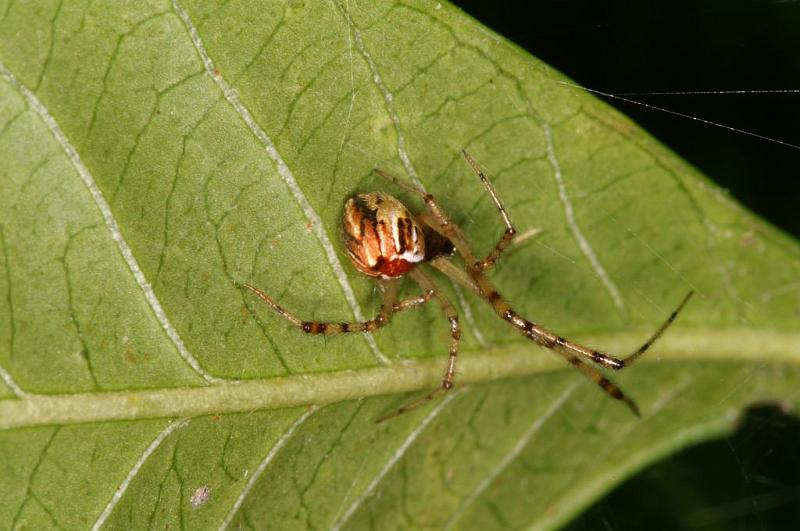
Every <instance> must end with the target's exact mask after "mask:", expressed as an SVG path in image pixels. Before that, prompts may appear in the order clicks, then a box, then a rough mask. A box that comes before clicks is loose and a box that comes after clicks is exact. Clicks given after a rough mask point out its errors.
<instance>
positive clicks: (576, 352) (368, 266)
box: [244, 151, 694, 422]
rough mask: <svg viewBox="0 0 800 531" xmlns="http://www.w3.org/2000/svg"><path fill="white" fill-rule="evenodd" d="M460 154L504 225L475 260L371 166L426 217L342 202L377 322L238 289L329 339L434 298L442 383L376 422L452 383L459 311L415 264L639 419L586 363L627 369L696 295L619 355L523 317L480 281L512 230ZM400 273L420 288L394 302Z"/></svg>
mask: <svg viewBox="0 0 800 531" xmlns="http://www.w3.org/2000/svg"><path fill="white" fill-rule="evenodd" d="M462 155H463V156H464V158H465V159H466V161H467V163H468V164H469V166H470V168H472V170H473V171H474V172H475V174H476V175H477V176H478V177H479V178H480V180H481V182H482V183H483V186H484V187H485V188H486V191H487V192H488V194H489V196H490V197H491V198H492V201H493V202H494V205H495V207H497V210H498V211H499V213H500V217H501V218H502V219H503V223H504V224H505V226H506V228H505V231H504V232H503V235H502V236H501V237H500V239H499V241H498V242H497V244H495V246H494V248H493V249H492V251H491V252H490V253H489V254H488V255H486V257H485V258H483V259H479V258H478V257H477V256H476V255H475V252H474V251H473V250H472V247H471V246H470V244H469V243H468V242H467V239H466V237H465V236H464V233H463V231H462V230H461V228H460V227H459V226H458V225H456V224H455V223H454V222H453V220H452V219H450V217H449V216H448V215H447V214H446V213H445V211H444V210H443V209H442V207H441V206H440V205H439V202H438V201H437V200H436V198H434V196H433V195H431V194H429V193H426V192H425V191H423V190H421V189H419V188H416V187H414V186H412V185H410V184H407V183H404V182H402V181H401V180H400V179H398V178H397V177H394V176H392V175H390V174H388V173H386V172H384V171H382V170H379V169H376V170H375V172H376V173H377V174H378V175H380V176H381V177H383V178H385V179H387V180H389V181H390V182H392V183H394V184H395V185H397V186H399V187H401V188H403V189H404V190H406V191H408V192H410V193H412V194H414V195H417V196H419V197H420V198H421V199H422V201H423V202H424V203H425V206H426V210H425V211H424V212H422V213H420V214H418V215H416V216H412V215H411V213H410V212H409V210H408V209H407V208H406V207H405V205H403V203H401V202H400V201H399V200H397V199H396V198H394V197H392V196H391V195H389V194H385V193H382V192H368V193H362V194H357V195H355V196H353V197H351V198H349V199H348V200H347V201H346V202H345V205H344V213H343V216H342V227H343V236H344V243H345V247H346V249H347V254H348V256H349V257H350V260H351V262H352V263H353V265H354V266H355V268H356V269H357V270H358V271H360V272H361V273H364V274H366V275H368V276H370V277H372V278H375V279H376V280H377V282H378V284H379V286H380V288H381V290H382V292H383V303H382V306H381V309H380V312H379V313H378V315H377V317H375V318H374V319H370V320H368V321H363V322H346V323H337V322H317V321H305V320H303V319H301V318H299V317H297V316H296V315H294V314H293V313H291V312H289V311H287V310H285V309H284V308H283V307H281V306H280V305H278V303H276V302H275V301H274V300H273V299H272V298H270V297H269V296H268V295H267V294H265V293H264V292H263V291H261V290H259V289H258V288H256V287H254V286H251V285H250V284H244V286H245V287H246V288H247V289H249V290H250V291H252V292H253V293H254V294H255V295H256V296H258V297H259V298H260V299H261V300H262V301H264V302H265V303H267V304H268V305H269V306H271V307H272V309H273V310H275V312H277V313H278V314H279V315H280V316H282V317H284V318H285V319H287V320H288V321H290V322H291V323H292V324H294V326H296V327H297V328H299V329H300V330H302V331H303V332H305V333H307V334H325V335H333V334H341V333H348V332H371V331H373V330H377V329H379V328H381V327H383V326H386V325H387V324H389V321H390V319H391V317H392V315H393V314H394V313H396V312H401V311H404V310H408V309H411V308H416V307H418V306H421V305H423V304H425V303H427V302H428V301H430V300H431V299H434V298H435V299H436V300H437V301H438V302H439V304H440V305H441V307H442V309H443V310H444V314H445V316H446V317H447V320H448V321H449V324H450V356H449V359H448V362H447V368H446V370H445V373H444V378H443V380H442V385H441V386H440V387H438V388H437V389H435V390H434V391H432V392H430V393H428V394H426V395H424V396H422V397H420V398H417V399H416V400H414V401H412V402H409V403H407V404H405V405H404V406H402V407H401V408H399V409H397V410H395V411H394V412H392V413H389V414H387V415H384V416H383V417H381V418H379V419H378V420H377V422H382V421H384V420H387V419H389V418H392V417H396V416H398V415H401V414H403V413H405V412H406V411H409V410H412V409H415V408H417V407H419V406H421V405H423V404H425V403H426V402H429V401H430V400H433V399H435V398H437V397H438V396H440V395H442V394H444V393H446V392H447V391H449V390H450V389H452V388H453V385H454V381H455V374H456V360H457V357H458V344H459V341H460V339H461V326H460V324H459V320H458V314H457V312H456V310H455V308H454V307H453V304H452V303H451V302H450V301H449V300H448V299H447V297H446V296H445V295H444V294H443V293H442V292H441V291H440V290H439V289H438V288H437V287H436V284H435V283H434V281H433V279H432V278H431V277H430V276H429V275H428V273H426V272H425V271H424V270H423V269H422V268H420V267H418V266H419V265H420V264H421V263H427V264H430V265H431V266H433V267H434V268H436V269H438V270H439V271H441V272H442V273H444V274H445V275H447V276H448V277H450V278H452V279H453V280H455V281H456V282H458V283H460V284H462V285H464V286H465V287H467V288H469V289H471V290H472V291H474V292H475V293H477V294H478V295H479V296H480V297H481V298H482V299H484V300H485V301H486V302H487V303H489V305H490V306H491V307H492V309H493V310H494V311H495V313H497V315H498V316H499V317H500V318H501V319H503V320H504V321H506V322H507V323H508V324H509V325H511V326H512V327H514V328H516V329H517V330H518V331H519V332H520V333H522V334H523V335H524V336H525V337H527V338H528V339H530V340H531V341H533V342H534V343H536V344H537V345H540V346H542V347H545V348H547V349H550V350H551V351H553V352H555V353H557V354H558V355H560V356H562V357H563V358H564V359H566V360H567V361H568V362H569V363H570V364H571V365H572V366H573V367H575V368H576V369H578V370H579V371H580V372H581V373H583V374H584V376H586V377H588V378H589V379H590V380H592V381H593V382H594V383H595V384H597V385H598V386H599V387H600V388H601V389H602V390H603V391H604V392H605V393H607V394H608V395H610V396H611V397H613V398H615V399H617V400H620V401H622V402H624V403H625V404H626V405H627V406H628V407H629V408H630V410H631V411H632V412H633V413H634V415H636V416H637V417H639V416H641V415H640V412H639V408H638V407H637V405H636V403H635V402H634V401H633V400H632V399H631V398H629V397H628V396H627V395H626V394H625V393H623V392H622V389H620V387H619V386H618V385H616V384H615V383H613V382H612V381H611V380H609V379H608V378H606V377H605V376H604V375H603V374H602V373H601V372H600V371H599V370H597V369H596V368H595V367H593V366H592V365H590V364H588V363H586V361H584V360H587V361H589V362H591V363H594V364H596V365H599V366H602V367H605V368H608V369H612V370H615V371H617V370H621V369H623V368H625V367H628V366H630V365H631V364H632V363H633V362H635V361H636V360H637V359H639V357H640V356H641V355H642V354H644V353H645V352H646V351H647V350H648V349H649V348H650V347H651V346H652V345H653V343H654V342H655V341H656V340H657V339H658V338H659V337H660V336H661V335H662V334H663V333H664V331H665V330H666V329H667V328H668V327H669V326H670V324H672V322H673V321H674V320H675V318H676V317H677V316H678V314H679V313H680V311H681V310H682V309H683V307H684V306H685V305H686V303H687V302H689V299H690V298H691V297H692V295H693V293H694V290H692V291H689V293H688V294H686V296H684V298H683V300H682V301H681V303H680V304H679V305H678V307H677V308H675V310H674V311H673V312H672V313H671V314H670V315H669V317H668V318H667V319H666V320H665V321H664V323H663V324H662V325H661V326H660V327H659V328H658V329H657V330H656V331H655V332H654V333H653V335H651V336H650V338H649V339H647V341H645V342H644V343H643V344H642V345H641V346H640V347H639V348H637V349H636V350H634V351H633V352H632V353H631V354H629V355H628V356H626V357H623V358H618V357H614V356H610V355H608V354H605V353H603V352H600V351H598V350H594V349H592V348H589V347H585V346H583V345H580V344H578V343H576V342H574V341H570V340H569V339H565V338H563V337H561V336H560V335H558V334H556V333H554V332H552V331H550V330H548V329H546V328H544V327H542V326H540V325H538V324H536V323H533V322H531V321H529V320H527V319H525V318H524V317H522V316H521V315H520V314H518V313H517V312H516V311H515V310H514V309H513V308H512V307H511V305H509V303H508V302H506V301H505V299H503V297H502V296H501V295H500V293H499V292H498V291H497V289H496V288H495V286H494V284H493V283H492V282H491V281H490V280H489V278H488V277H487V276H486V272H487V271H489V270H491V269H492V267H493V266H494V265H495V263H496V262H497V260H498V259H499V258H500V256H501V255H502V254H503V251H504V250H505V249H506V248H507V247H508V246H509V244H511V242H512V240H513V238H514V236H515V234H516V233H517V231H516V229H515V228H514V225H513V224H512V222H511V218H510V216H509V215H508V212H507V211H506V209H505V207H504V206H503V204H502V203H501V201H500V198H499V197H498V195H497V192H496V191H495V189H494V186H493V185H492V183H491V182H490V181H489V179H488V177H487V176H486V175H485V174H484V172H483V171H482V170H481V169H480V167H479V166H478V164H477V163H476V162H475V160H474V159H473V158H472V157H471V156H470V155H469V154H468V153H467V152H466V151H462ZM455 253H458V254H459V255H460V256H461V258H462V260H463V262H464V266H463V267H459V266H457V265H455V264H453V262H452V261H451V258H452V256H453V255H454V254H455ZM404 276H410V277H411V278H412V279H414V280H415V281H416V283H417V284H418V285H419V286H420V287H421V288H422V294H421V295H418V296H416V297H411V298H408V299H404V300H401V301H398V297H397V293H398V289H399V285H400V279H401V278H403V277H404Z"/></svg>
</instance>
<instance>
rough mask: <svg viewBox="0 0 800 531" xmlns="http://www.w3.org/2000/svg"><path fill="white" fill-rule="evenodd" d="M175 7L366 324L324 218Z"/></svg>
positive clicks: (177, 8) (382, 357)
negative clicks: (297, 206)
mask: <svg viewBox="0 0 800 531" xmlns="http://www.w3.org/2000/svg"><path fill="white" fill-rule="evenodd" d="M172 5H173V7H174V9H175V11H176V12H177V13H178V15H179V16H180V18H181V20H182V21H183V23H184V25H185V26H186V30H187V32H188V33H189V36H190V38H191V40H192V43H193V44H194V47H195V50H196V51H197V54H198V55H199V56H200V59H201V60H202V61H203V65H204V66H205V69H206V72H207V73H208V75H209V76H211V79H213V80H214V82H216V84H217V86H218V87H219V88H220V90H222V93H223V95H224V96H225V99H226V100H228V102H229V103H230V104H231V105H232V106H233V108H234V109H235V110H236V112H237V113H238V114H239V116H240V117H241V118H242V120H244V122H245V124H247V126H248V127H249V128H250V131H251V132H252V133H253V134H254V135H255V137H256V138H257V139H258V140H259V141H260V142H261V144H262V145H263V146H264V150H265V151H266V152H267V155H268V156H269V157H270V158H271V159H272V161H273V163H274V164H275V167H276V169H277V171H278V175H280V177H281V178H282V179H283V181H284V183H285V184H286V186H287V187H288V188H289V191H291V193H292V195H293V196H294V198H295V201H297V203H298V205H299V206H300V208H301V209H302V211H303V213H304V214H305V216H306V219H308V221H309V223H310V224H311V228H312V231H313V232H314V235H315V236H316V237H317V240H318V241H319V243H320V245H321V246H322V248H323V250H324V251H325V254H326V256H327V258H328V262H329V264H330V266H331V269H332V270H333V273H334V276H335V277H336V279H337V280H338V282H339V285H340V287H341V288H342V291H343V292H344V296H345V299H346V300H347V303H348V304H349V306H350V309H351V311H352V312H353V315H354V316H355V318H356V319H357V320H358V321H363V320H364V312H363V311H362V310H361V306H360V305H359V304H358V301H357V300H356V296H355V293H354V292H353V288H352V286H350V281H349V280H348V279H347V274H346V273H345V272H344V268H343V267H342V263H341V261H340V260H339V257H338V256H337V255H336V250H335V249H334V248H333V244H332V243H331V239H330V238H329V237H328V234H327V232H326V231H325V227H324V226H323V224H322V219H321V218H320V217H319V214H317V213H316V211H315V210H314V208H313V207H312V206H311V203H310V202H309V200H308V198H307V197H306V196H305V194H304V193H303V191H302V190H301V189H300V185H299V184H298V183H297V180H296V179H295V177H294V174H293V173H292V170H291V169H289V166H288V165H287V164H286V162H285V161H284V160H283V157H281V155H280V153H278V149H277V147H276V146H275V144H274V143H273V142H272V139H271V138H270V137H269V136H268V135H267V133H266V131H264V130H263V129H262V128H261V126H259V125H258V123H257V122H256V120H255V119H254V118H253V115H252V114H251V113H250V111H249V110H248V109H247V108H246V107H245V106H244V105H243V104H242V102H241V101H240V100H239V96H238V95H237V94H236V91H235V90H234V89H233V87H231V86H230V85H229V84H228V82H227V81H226V80H225V78H223V77H222V75H221V74H220V73H218V72H217V71H216V69H215V67H214V62H213V61H212V60H211V57H209V55H208V53H207V52H206V49H205V46H204V45H203V41H202V39H201V38H200V34H199V32H198V31H197V28H196V27H195V26H194V24H192V21H191V19H190V18H189V14H188V13H187V12H186V11H185V10H184V9H183V7H182V6H181V5H180V3H179V2H178V0H173V2H172ZM364 338H365V340H366V341H367V344H368V345H369V347H370V349H371V350H372V353H373V355H374V356H375V358H376V359H377V360H378V361H379V362H380V363H381V364H383V365H387V364H388V363H389V359H388V358H387V357H386V355H385V354H384V353H383V352H381V350H380V349H379V348H378V344H377V343H375V338H374V337H373V336H372V334H371V333H369V332H366V333H364Z"/></svg>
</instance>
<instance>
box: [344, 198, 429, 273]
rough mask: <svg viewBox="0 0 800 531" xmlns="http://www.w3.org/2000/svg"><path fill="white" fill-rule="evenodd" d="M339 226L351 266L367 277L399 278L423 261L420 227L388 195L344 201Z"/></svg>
mask: <svg viewBox="0 0 800 531" xmlns="http://www.w3.org/2000/svg"><path fill="white" fill-rule="evenodd" d="M342 227H343V229H344V243H345V246H346V247H347V254H348V255H349V256H350V259H351V260H352V261H353V265H355V267H356V269H358V270H359V271H361V272H362V273H364V274H366V275H369V276H371V277H383V278H395V277H400V276H403V275H405V274H406V273H408V272H409V271H410V270H411V269H412V268H413V267H414V266H415V265H416V264H417V263H419V262H421V261H422V260H424V259H425V238H424V235H423V231H422V228H421V227H420V226H419V225H418V224H417V222H416V221H414V218H413V217H412V216H411V213H410V212H409V211H408V209H407V208H406V207H405V206H404V205H403V203H401V202H400V201H398V200H397V199H395V198H394V197H392V196H390V195H389V194H384V193H380V192H372V193H366V194H358V195H355V196H353V197H351V198H350V199H348V200H347V202H346V203H345V204H344V215H343V219H342Z"/></svg>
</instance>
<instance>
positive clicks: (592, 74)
mask: <svg viewBox="0 0 800 531" xmlns="http://www.w3.org/2000/svg"><path fill="white" fill-rule="evenodd" d="M454 3H455V4H456V5H458V6H459V7H461V8H462V9H463V10H465V11H466V12H467V13H469V14H471V15H472V16H473V17H475V18H477V19H478V20H479V21H481V22H482V23H483V24H485V25H486V26H489V27H490V28H492V29H494V30H495V31H496V32H498V33H500V34H501V35H504V36H505V37H507V38H508V39H510V40H512V41H514V42H516V43H517V44H519V45H520V46H522V47H523V48H525V49H527V50H528V51H529V52H530V53H531V54H532V55H534V56H535V57H538V58H539V59H541V60H543V61H544V62H546V63H548V64H549V65H551V66H553V67H555V68H556V69H558V70H560V71H561V72H563V73H565V74H566V75H568V76H569V77H571V78H572V79H574V80H575V81H576V82H577V83H578V84H580V85H582V86H585V87H588V88H592V89H596V90H600V91H603V92H609V93H619V92H660V91H667V92H674V91H681V90H691V91H697V90H735V89H736V90H738V89H751V90H755V89H795V90H800V2H797V1H790V0H777V1H772V2H769V1H764V0H762V1H753V0H715V1H702V0H700V1H694V2H691V1H690V2H682V1H667V0H662V1H659V2H654V1H646V0H642V1H638V2H602V1H597V0H596V1H583V0H545V1H539V2H524V1H494V2H486V1H480V0H455V1H454ZM629 97H630V98H632V99H637V100H639V101H643V102H646V103H649V104H652V105H657V106H659V107H666V108H669V109H671V110H674V111H678V112H682V113H684V114H689V115H691V116H697V117H700V118H703V119H706V120H711V121H714V122H719V123H722V124H725V125H729V126H732V127H736V128H738V129H743V130H745V131H749V132H752V133H755V134H760V135H763V136H767V137H770V138H774V139H778V140H781V141H783V142H788V143H790V144H795V145H797V146H800V92H797V93H789V94H749V95H696V96H688V95H684V96H677V95H675V96H629ZM608 102H609V103H610V104H611V105H613V106H615V107H617V108H618V109H619V110H620V111H621V112H623V113H624V114H626V115H628V116H629V117H631V118H632V119H633V120H635V121H636V122H638V123H639V124H640V125H641V126H642V128H644V129H646V130H647V131H649V132H650V133H651V134H653V135H654V136H655V137H656V138H658V139H659V140H661V141H662V142H663V143H664V144H666V145H667V146H669V147H670V148H671V149H673V150H674V151H676V152H677V153H678V154H679V155H681V156H682V157H683V158H684V159H686V160H688V161H689V162H690V163H692V164H693V165H695V166H696V167H697V168H699V169H700V170H701V171H702V172H703V173H704V174H705V175H707V176H708V177H710V178H711V179H713V180H714V181H716V182H717V183H718V184H719V185H720V186H722V187H723V188H727V189H728V190H730V192H731V193H732V195H733V196H734V197H735V198H736V199H738V200H739V201H741V202H742V203H744V204H745V205H746V206H747V207H748V208H749V209H750V210H752V211H754V212H756V213H758V214H759V215H760V216H761V217H763V218H764V219H767V220H769V221H770V222H772V223H773V224H774V225H777V226H778V227H780V228H782V229H783V230H784V231H786V232H788V233H790V234H793V235H794V236H800V212H799V211H800V148H792V147H787V146H785V145H780V144H777V143H773V142H768V141H766V140H760V139H757V138H754V137H752V136H747V135H743V134H740V133H734V132H731V131H728V130H724V129H721V128H717V127H713V126H710V125H707V124H703V123H697V122H694V121H691V120H687V119H684V118H679V117H676V116H673V115H670V114H667V113H662V112H658V111H653V110H650V109H646V108H643V107H640V106H638V105H633V104H626V103H623V102H620V101H614V100H608Z"/></svg>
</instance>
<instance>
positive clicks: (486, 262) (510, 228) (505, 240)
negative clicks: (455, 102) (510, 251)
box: [461, 150, 517, 271]
mask: <svg viewBox="0 0 800 531" xmlns="http://www.w3.org/2000/svg"><path fill="white" fill-rule="evenodd" d="M461 154H462V155H464V159H466V161H467V164H469V166H470V168H472V171H474V172H475V174H476V175H477V176H478V177H479V178H480V180H481V182H482V183H483V186H484V187H485V188H486V191H487V192H489V195H490V196H491V198H492V201H493V202H494V206H496V207H497V210H498V211H499V212H500V217H502V218H503V223H505V225H506V230H505V232H503V235H502V236H501V237H500V240H499V241H498V242H497V244H496V245H495V246H494V249H492V252H490V253H489V254H488V255H486V258H484V259H483V260H481V262H480V265H479V269H480V270H481V271H487V270H489V269H491V268H492V267H493V266H494V264H495V262H497V260H498V258H500V255H501V254H503V251H504V250H505V249H506V248H507V247H508V246H509V245H510V244H511V242H512V241H513V240H514V235H515V234H517V229H515V228H514V225H513V223H512V222H511V217H510V216H509V215H508V212H506V209H505V207H504V206H503V203H502V202H501V201H500V197H499V196H498V195H497V191H496V190H495V189H494V186H493V185H492V183H491V181H489V178H488V177H487V176H486V174H485V173H483V170H481V168H480V167H479V166H478V163H477V162H475V159H473V158H472V156H471V155H470V154H469V153H467V151H466V150H462V151H461Z"/></svg>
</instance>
